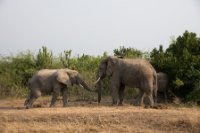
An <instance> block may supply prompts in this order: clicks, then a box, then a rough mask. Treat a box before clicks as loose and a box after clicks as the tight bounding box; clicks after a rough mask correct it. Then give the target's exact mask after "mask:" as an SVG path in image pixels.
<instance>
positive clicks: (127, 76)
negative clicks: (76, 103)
mask: <svg viewBox="0 0 200 133" xmlns="http://www.w3.org/2000/svg"><path fill="white" fill-rule="evenodd" d="M105 76H110V77H111V80H110V89H111V95H112V104H117V101H118V99H119V102H118V104H119V105H121V104H122V101H123V98H124V88H125V86H129V87H132V88H139V89H140V96H139V103H138V104H140V105H141V104H142V103H143V99H144V96H145V95H146V96H147V97H148V99H149V102H150V106H153V105H154V101H153V94H155V97H156V95H157V75H156V71H155V69H154V68H153V66H152V65H151V64H150V63H149V62H148V61H146V60H143V59H120V58H117V57H112V56H111V57H107V58H106V59H104V60H102V61H101V63H100V65H99V70H98V74H97V81H96V83H95V84H96V87H97V92H98V102H100V101H101V89H102V79H103V78H104V77H105Z"/></svg>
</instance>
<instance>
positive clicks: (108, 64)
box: [95, 56, 118, 103]
mask: <svg viewBox="0 0 200 133" xmlns="http://www.w3.org/2000/svg"><path fill="white" fill-rule="evenodd" d="M117 59H118V58H117V57H112V56H109V57H107V58H106V59H104V60H102V61H101V63H100V65H99V68H98V72H97V80H96V82H95V85H96V91H97V93H98V103H100V101H101V92H102V79H104V78H105V77H106V76H108V77H109V76H112V74H113V72H114V69H115V64H116V63H117Z"/></svg>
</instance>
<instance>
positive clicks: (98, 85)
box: [95, 76, 102, 103]
mask: <svg viewBox="0 0 200 133" xmlns="http://www.w3.org/2000/svg"><path fill="white" fill-rule="evenodd" d="M101 80H102V78H101V76H97V80H96V82H95V86H96V92H97V95H98V103H100V102H101V95H102V81H101Z"/></svg>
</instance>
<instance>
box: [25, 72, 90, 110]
mask: <svg viewBox="0 0 200 133" xmlns="http://www.w3.org/2000/svg"><path fill="white" fill-rule="evenodd" d="M73 84H77V85H80V86H81V87H83V88H85V89H86V90H88V91H91V89H90V88H89V87H88V86H87V84H86V83H85V82H84V81H83V80H82V79H81V78H80V75H79V73H78V72H77V71H75V70H70V69H42V70H40V71H38V72H37V73H35V74H34V75H33V77H32V78H31V79H30V80H29V89H30V93H29V96H28V98H27V99H26V101H25V103H24V105H25V106H26V108H30V107H32V104H33V102H34V101H35V100H36V99H37V98H38V97H39V96H41V93H42V92H47V93H50V92H52V93H53V96H52V100H51V104H50V107H51V106H54V105H55V102H56V99H57V97H58V95H59V93H60V92H62V96H63V106H64V107H65V106H67V87H70V86H73Z"/></svg>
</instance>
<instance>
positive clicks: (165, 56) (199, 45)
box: [151, 31, 200, 101]
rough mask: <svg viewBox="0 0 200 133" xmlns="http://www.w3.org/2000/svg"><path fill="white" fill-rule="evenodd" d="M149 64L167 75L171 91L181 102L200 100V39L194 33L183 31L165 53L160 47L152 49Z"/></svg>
mask: <svg viewBox="0 0 200 133" xmlns="http://www.w3.org/2000/svg"><path fill="white" fill-rule="evenodd" d="M151 62H152V64H153V65H154V66H155V68H156V70H158V71H163V72H165V73H167V74H168V75H169V77H170V83H171V85H170V86H171V88H172V91H173V92H174V93H175V94H176V95H177V96H179V97H180V98H182V100H183V101H188V100H189V101H190V100H192V101H197V100H199V99H200V91H199V90H200V84H199V82H200V67H199V66H200V38H198V37H197V35H196V34H195V33H192V32H188V31H185V32H184V34H183V35H182V36H179V37H177V38H176V39H175V40H172V42H171V44H170V46H169V48H167V49H166V51H164V50H163V48H162V45H161V46H160V48H159V50H157V49H153V51H152V52H151Z"/></svg>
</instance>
